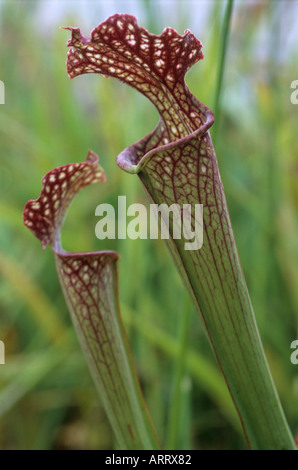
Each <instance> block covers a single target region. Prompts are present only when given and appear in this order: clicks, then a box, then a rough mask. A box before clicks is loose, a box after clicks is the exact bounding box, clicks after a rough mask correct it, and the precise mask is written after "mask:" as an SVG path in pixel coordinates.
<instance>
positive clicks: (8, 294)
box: [0, 0, 298, 449]
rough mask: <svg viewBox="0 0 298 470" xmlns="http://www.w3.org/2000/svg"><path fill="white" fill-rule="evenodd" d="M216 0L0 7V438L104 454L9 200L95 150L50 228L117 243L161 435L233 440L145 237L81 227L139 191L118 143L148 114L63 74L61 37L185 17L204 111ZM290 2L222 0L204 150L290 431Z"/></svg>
mask: <svg viewBox="0 0 298 470" xmlns="http://www.w3.org/2000/svg"><path fill="white" fill-rule="evenodd" d="M226 4H227V3H226V2H225V1H220V2H219V1H217V2H214V1H208V2H205V1H199V0H197V1H187V0H184V1H181V0H179V1H178V0H176V1H174V0H169V1H153V0H151V1H150V0H138V1H137V0H136V1H127V2H125V1H118V0H114V1H109V2H108V1H85V2H80V1H73V2H72V1H52V2H50V1H35V2H27V1H22V2H21V1H19V2H18V1H14V2H8V1H7V2H1V3H0V28H1V43H0V64H1V65H0V80H2V81H3V82H4V84H5V104H3V105H0V281H1V282H0V340H2V341H4V343H5V353H6V357H5V360H6V364H5V365H0V417H1V420H0V449H113V447H114V442H113V436H112V432H111V430H110V426H109V423H108V420H107V417H106V415H105V412H104V410H103V408H102V406H101V404H100V400H99V399H98V397H97V395H96V392H95V389H94V387H93V383H92V381H91V378H90V374H89V371H88V369H87V367H86V364H85V361H84V358H83V355H82V352H81V349H80V347H79V344H78V341H77V339H76V336H75V333H74V331H73V327H72V325H71V322H70V318H69V314H68V311H67V308H66V306H65V303H64V299H63V296H62V293H61V290H60V286H59V283H58V280H57V276H56V271H55V266H54V259H53V255H52V252H51V250H50V249H49V248H48V249H47V250H46V251H45V252H42V250H41V246H40V243H39V241H38V240H36V239H35V238H34V237H33V235H32V234H31V233H30V232H29V231H28V230H27V229H26V228H25V227H24V226H23V224H22V211H23V207H24V205H25V203H26V202H27V200H28V199H35V198H36V197H37V196H38V195H39V192H40V189H41V178H42V176H43V175H44V174H45V173H46V172H47V171H49V170H51V169H53V168H54V167H56V166H60V165H64V164H67V163H71V162H79V161H83V160H84V159H85V156H86V154H87V150H88V149H89V148H91V149H92V150H94V151H95V152H96V153H98V155H99V156H100V163H101V164H102V166H103V167H104V169H105V171H106V174H107V182H106V183H104V184H102V185H93V186H91V187H89V188H87V189H86V190H84V191H83V192H82V193H81V194H80V195H79V196H78V197H77V198H76V200H75V202H74V204H73V205H72V206H71V209H70V211H69V214H68V216H67V220H66V222H65V225H64V228H63V244H64V248H65V249H67V250H69V251H87V250H88V251H89V250H101V249H115V250H117V251H118V252H119V253H120V255H121V259H120V262H119V278H120V298H121V307H122V313H123V317H124V322H125V325H126V328H127V331H128V335H129V338H130V344H131V347H132V350H133V355H134V358H135V362H136V365H137V369H138V372H139V376H140V380H141V383H142V387H143V390H144V394H145V397H146V400H147V403H148V406H149V409H150V412H151V415H152V419H153V421H154V423H155V426H156V428H157V431H158V433H159V436H160V438H161V440H162V442H163V444H164V445H167V446H169V447H171V446H174V447H176V448H178V449H245V448H246V444H245V442H244V438H243V435H242V431H241V429H240V425H239V420H238V417H237V416H236V414H235V411H234V408H233V405H232V402H231V400H230V398H229V395H228V392H227V390H226V386H225V384H224V382H223V379H222V377H221V374H220V372H219V369H218V367H217V364H216V362H215V359H214V357H213V353H212V351H211V348H210V346H209V344H208V341H207V339H206V337H205V335H204V332H203V330H202V326H201V324H200V322H199V319H198V316H197V314H196V313H195V312H194V311H193V309H192V306H191V305H190V303H189V301H188V299H187V297H186V294H185V292H184V289H183V286H182V284H181V281H180V279H179V277H178V274H177V273H176V271H175V269H174V265H173V263H172V261H171V258H170V256H169V253H168V252H167V250H166V247H165V245H164V243H163V242H162V241H160V240H157V241H156V240H152V241H150V240H136V241H133V240H119V241H118V240H106V241H99V240H97V239H96V237H95V233H94V229H95V224H96V221H97V220H96V218H95V215H94V211H95V208H96V206H97V205H98V204H100V203H101V202H109V203H112V204H114V205H115V207H117V205H116V202H117V196H118V195H126V196H127V198H128V204H130V203H133V202H142V203H144V204H146V199H145V196H144V191H143V188H142V187H141V184H140V182H139V180H138V178H137V177H134V176H132V175H128V174H126V173H124V172H123V171H121V170H120V169H119V168H118V167H117V165H116V162H115V160H116V156H117V155H118V153H119V152H120V151H121V150H122V149H123V148H125V147H126V146H128V145H129V144H131V143H133V142H135V141H136V140H137V139H139V138H141V137H143V136H144V135H145V134H146V133H148V132H149V131H151V130H152V129H153V127H154V126H155V124H156V123H157V119H158V116H157V114H156V112H155V110H154V109H153V106H152V105H151V104H150V103H149V102H148V101H146V100H145V98H143V97H142V96H141V95H140V94H138V93H137V92H136V91H135V90H132V89H130V88H129V87H127V86H125V85H123V84H121V83H119V82H117V81H116V80H114V79H109V80H107V79H104V78H103V77H99V76H96V75H91V74H90V75H84V76H81V77H78V78H76V79H75V80H73V81H71V80H70V79H69V78H68V76H67V73H66V67H65V61H66V53H67V47H66V41H67V40H68V39H69V36H70V34H69V32H68V31H64V30H60V29H59V26H68V25H71V26H80V27H81V28H82V30H83V33H84V34H85V35H89V33H90V31H91V29H92V28H93V27H95V26H97V24H99V23H100V22H102V21H103V20H104V19H105V18H106V17H107V16H109V15H111V14H113V13H117V12H118V13H119V12H123V13H131V14H134V15H136V16H137V17H138V20H139V23H140V24H141V25H142V26H144V27H146V28H147V29H149V30H150V31H151V32H153V33H156V34H159V33H160V32H161V31H162V30H163V29H164V28H165V27H166V26H172V27H174V28H175V29H177V30H178V31H179V32H180V33H183V32H184V30H185V29H186V28H189V29H191V31H192V32H193V33H194V34H195V35H196V36H197V37H198V38H200V40H201V41H202V43H203V51H204V55H205V59H204V60H203V61H201V62H200V63H199V64H196V65H195V66H194V67H193V68H192V70H191V71H190V72H189V74H188V76H187V83H188V86H189V87H190V89H191V91H192V92H193V94H194V95H195V96H196V97H197V98H199V99H200V100H201V101H203V102H204V103H205V104H206V105H208V106H209V107H210V108H211V109H214V105H215V99H216V98H215V95H216V89H217V84H218V76H219V69H220V57H221V51H222V31H223V24H224V14H225V8H226ZM297 15H298V2H296V1H274V2H272V1H269V0H268V1H263V2H260V1H254V2H252V1H249V2H244V1H243V2H242V1H236V2H234V8H233V12H232V22H231V25H230V30H229V36H228V42H227V45H226V47H225V48H224V52H225V72H224V76H223V81H222V86H221V100H220V106H219V107H218V108H217V109H218V112H217V115H216V116H215V118H216V128H215V130H216V134H215V135H214V131H212V133H213V137H214V139H215V140H214V141H215V148H216V152H217V156H218V161H219V167H220V172H221V175H222V180H223V183H224V187H225V192H226V196H227V200H228V205H229V209H230V214H231V219H232V223H233V227H234V231H235V236H236V240H237V244H238V250H239V253H240V258H241V262H242V266H243V270H244V273H245V276H246V279H247V284H248V288H249V291H250V294H251V298H252V303H253V306H254V310H255V314H256V319H257V323H258V326H259V329H260V333H261V337H262V340H263V342H264V347H265V351H266V354H267V357H268V361H269V363H270V367H271V370H272V374H273V377H274V380H275V382H276V386H277V389H278V391H279V394H280V397H281V401H282V404H283V406H284V409H285V412H286V415H287V418H288V420H289V424H290V427H291V429H292V431H293V433H294V434H296V437H297V434H298V366H297V365H296V366H295V365H293V364H291V362H290V354H291V349H290V344H291V342H292V341H293V340H295V339H298V330H297V324H298V321H297V312H298V272H297V264H298V263H297V261H298V250H297V225H298V223H297V208H298V185H297V176H298V165H297V153H298V139H297V128H298V126H297V124H298V106H295V105H293V104H292V103H291V101H290V95H291V92H292V91H293V90H291V88H290V84H291V82H292V81H293V80H297V79H298V29H297V20H296V19H297Z"/></svg>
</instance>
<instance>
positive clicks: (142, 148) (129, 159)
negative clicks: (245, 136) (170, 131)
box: [116, 100, 214, 174]
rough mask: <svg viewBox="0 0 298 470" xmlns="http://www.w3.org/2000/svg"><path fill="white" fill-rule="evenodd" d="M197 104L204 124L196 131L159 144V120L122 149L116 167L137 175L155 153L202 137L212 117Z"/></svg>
mask: <svg viewBox="0 0 298 470" xmlns="http://www.w3.org/2000/svg"><path fill="white" fill-rule="evenodd" d="M196 101H197V104H198V112H200V114H201V115H202V114H203V116H204V119H205V122H204V124H202V126H200V127H199V128H198V129H196V130H194V131H193V132H190V133H189V134H188V135H187V136H185V137H182V138H181V139H177V140H174V141H172V142H169V143H167V144H162V143H161V144H159V145H156V143H158V142H162V128H163V121H162V120H160V121H159V123H158V125H157V126H156V128H155V129H154V130H153V131H152V132H151V133H150V134H148V135H147V136H145V137H143V138H142V139H140V140H139V141H137V142H136V143H134V144H132V145H130V146H129V147H127V148H126V149H124V150H123V151H122V152H121V153H120V154H119V155H118V156H117V160H116V161H117V165H118V166H119V167H120V168H121V169H122V170H124V171H126V172H127V173H132V174H136V173H139V172H140V170H141V169H142V167H143V166H144V164H145V163H146V161H147V160H148V159H149V158H150V157H151V156H152V155H153V154H156V153H161V152H163V151H164V150H169V149H171V148H174V147H179V146H181V145H185V144H186V143H187V142H189V141H191V140H193V139H198V138H199V137H203V135H204V134H206V132H208V130H209V129H210V128H211V126H212V125H213V123H214V115H213V113H212V111H211V110H210V109H209V108H208V107H207V106H205V105H204V104H202V103H201V102H200V101H198V100H196Z"/></svg>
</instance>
